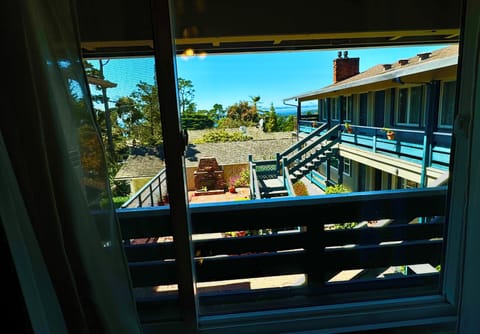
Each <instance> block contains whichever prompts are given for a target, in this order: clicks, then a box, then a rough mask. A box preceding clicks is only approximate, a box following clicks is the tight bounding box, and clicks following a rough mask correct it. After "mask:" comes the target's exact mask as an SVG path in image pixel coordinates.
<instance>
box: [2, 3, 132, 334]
mask: <svg viewBox="0 0 480 334" xmlns="http://www.w3.org/2000/svg"><path fill="white" fill-rule="evenodd" d="M73 7H74V6H73V4H72V3H71V2H69V1H61V0H19V1H7V2H5V3H3V4H2V10H1V13H2V14H1V15H2V20H1V21H2V23H1V24H2V32H1V36H2V45H3V47H2V51H3V52H2V59H3V60H4V61H3V65H4V67H3V77H4V80H5V79H7V82H4V86H6V88H5V89H4V90H3V92H2V106H1V110H2V112H1V115H2V116H1V121H0V130H1V133H0V176H1V178H0V189H1V192H0V215H1V216H0V218H1V223H2V229H3V231H0V232H2V233H4V237H5V238H4V239H5V240H7V243H8V247H9V250H10V253H11V256H12V259H13V263H14V266H15V269H16V273H17V275H18V281H19V283H20V287H21V291H22V294H23V297H24V302H25V307H26V309H27V312H28V316H29V319H30V321H31V326H32V328H33V330H34V331H35V332H42V333H64V332H65V333H115V334H118V333H128V334H132V333H141V326H140V323H139V320H138V315H137V312H136V306H135V301H134V298H133V294H132V289H131V282H130V276H129V272H128V267H127V263H126V259H125V255H124V253H123V247H122V238H121V235H120V229H119V226H118V221H117V219H116V216H115V212H114V209H113V206H112V201H111V193H110V188H109V184H108V178H107V172H106V171H107V169H106V163H105V158H104V148H103V145H102V142H101V139H100V136H99V131H98V129H97V127H96V125H95V123H94V118H93V113H92V106H91V102H90V98H89V95H88V89H87V81H86V77H85V74H84V71H83V67H82V61H81V54H80V48H79V43H78V36H77V28H76V21H75V15H74V14H75V13H74V8H73ZM92 10H95V9H94V8H92ZM5 84H6V85H5ZM3 94H4V95H3Z"/></svg>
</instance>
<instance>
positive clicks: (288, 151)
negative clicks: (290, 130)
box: [280, 123, 327, 160]
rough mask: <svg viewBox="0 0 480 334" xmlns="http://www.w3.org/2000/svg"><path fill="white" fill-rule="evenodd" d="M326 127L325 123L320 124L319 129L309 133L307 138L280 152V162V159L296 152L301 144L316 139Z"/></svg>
mask: <svg viewBox="0 0 480 334" xmlns="http://www.w3.org/2000/svg"><path fill="white" fill-rule="evenodd" d="M326 127H327V124H326V123H325V124H322V125H321V126H320V127H318V128H317V129H315V130H314V131H312V132H310V134H309V135H308V136H306V137H304V138H302V139H301V140H299V141H297V142H296V143H295V144H294V145H292V146H290V147H289V148H287V149H286V150H284V151H283V152H281V153H280V160H281V158H282V157H284V156H287V155H288V154H290V153H291V152H293V151H294V150H296V149H297V148H298V147H301V146H302V145H303V144H305V143H307V142H308V141H310V140H311V139H312V138H314V137H317V136H318V135H319V134H320V133H321V132H322V131H323V130H324V129H325V128H326Z"/></svg>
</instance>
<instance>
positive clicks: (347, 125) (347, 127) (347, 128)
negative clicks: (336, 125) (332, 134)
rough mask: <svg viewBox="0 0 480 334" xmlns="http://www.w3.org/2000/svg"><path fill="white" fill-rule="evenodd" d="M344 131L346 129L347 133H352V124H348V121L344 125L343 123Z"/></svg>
mask: <svg viewBox="0 0 480 334" xmlns="http://www.w3.org/2000/svg"><path fill="white" fill-rule="evenodd" d="M343 127H344V129H345V131H347V132H348V133H352V131H353V129H352V126H351V125H350V123H348V122H346V123H345V124H344V125H343Z"/></svg>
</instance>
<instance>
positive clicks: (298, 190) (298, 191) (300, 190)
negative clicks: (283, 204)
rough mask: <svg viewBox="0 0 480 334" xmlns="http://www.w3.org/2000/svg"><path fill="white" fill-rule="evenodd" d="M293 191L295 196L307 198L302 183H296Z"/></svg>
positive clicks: (305, 187)
mask: <svg viewBox="0 0 480 334" xmlns="http://www.w3.org/2000/svg"><path fill="white" fill-rule="evenodd" d="M293 191H294V193H295V195H297V196H308V189H307V186H306V185H305V183H303V182H302V181H297V182H295V183H294V184H293Z"/></svg>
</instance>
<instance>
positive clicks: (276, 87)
mask: <svg viewBox="0 0 480 334" xmlns="http://www.w3.org/2000/svg"><path fill="white" fill-rule="evenodd" d="M445 46H446V45H425V46H415V47H386V48H385V47H383V48H369V49H366V48H359V49H346V50H347V51H348V55H349V57H360V72H362V71H364V70H366V69H368V68H370V67H372V66H375V65H377V64H383V63H393V62H396V61H397V60H398V59H401V58H409V57H413V56H415V55H416V54H417V53H420V52H429V51H432V50H437V49H439V48H442V47H445ZM344 50H345V49H338V50H337V49H335V50H317V51H295V52H275V53H272V52H269V53H266V52H265V53H254V54H236V55H225V54H219V55H207V56H206V57H199V56H192V57H177V74H178V77H181V78H184V79H187V80H191V81H192V83H193V86H194V89H195V98H194V102H195V103H196V104H197V109H198V110H200V109H211V108H212V106H213V105H214V104H215V103H220V104H222V105H223V106H224V108H226V107H228V106H230V105H232V104H234V103H236V102H239V101H241V100H247V101H250V98H251V97H252V96H260V98H261V99H260V104H259V106H260V107H261V108H263V109H266V110H268V109H269V108H270V105H271V104H272V103H273V105H274V106H275V107H281V106H283V99H285V98H287V97H291V96H294V95H297V94H300V93H304V92H307V91H311V90H315V89H319V88H322V87H324V86H327V85H330V84H331V83H332V76H333V72H332V71H333V60H334V59H335V58H336V57H337V53H338V51H344ZM89 62H91V63H92V64H93V65H94V66H95V67H98V61H95V60H89ZM104 71H105V79H107V80H109V81H112V82H115V83H117V87H116V88H110V89H108V95H109V97H110V99H111V100H114V101H115V100H116V99H118V98H119V97H121V96H128V95H130V94H131V93H132V92H133V91H134V90H135V89H136V84H137V83H138V82H139V81H140V80H142V81H145V82H148V83H153V80H154V61H153V58H135V59H112V60H110V62H109V63H108V64H107V65H106V66H105V67H104Z"/></svg>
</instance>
